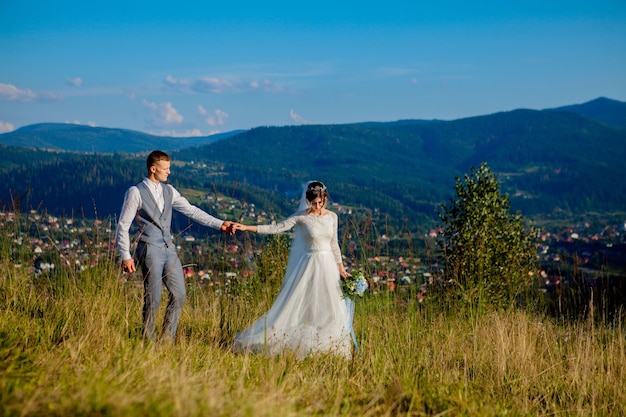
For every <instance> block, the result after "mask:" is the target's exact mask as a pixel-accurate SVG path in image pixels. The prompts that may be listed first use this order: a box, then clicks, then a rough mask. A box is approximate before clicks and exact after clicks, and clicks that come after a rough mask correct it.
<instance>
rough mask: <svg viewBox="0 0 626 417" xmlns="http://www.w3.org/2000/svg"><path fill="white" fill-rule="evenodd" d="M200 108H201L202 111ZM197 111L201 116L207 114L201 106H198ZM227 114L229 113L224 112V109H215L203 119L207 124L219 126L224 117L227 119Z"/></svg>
mask: <svg viewBox="0 0 626 417" xmlns="http://www.w3.org/2000/svg"><path fill="white" fill-rule="evenodd" d="M200 109H202V111H201V110H200ZM198 111H199V112H200V115H202V116H205V115H206V114H207V111H206V110H205V109H204V107H202V106H198ZM203 111H204V113H203ZM228 116H229V114H228V113H226V112H225V111H222V110H221V109H215V110H214V111H213V114H212V115H210V116H208V117H207V118H206V119H204V121H205V122H206V124H207V125H209V126H221V125H223V124H224V122H225V121H226V119H228Z"/></svg>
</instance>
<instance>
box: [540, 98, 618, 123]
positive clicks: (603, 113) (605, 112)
mask: <svg viewBox="0 0 626 417" xmlns="http://www.w3.org/2000/svg"><path fill="white" fill-rule="evenodd" d="M546 111H568V112H572V113H577V114H580V115H581V116H585V117H588V118H590V119H595V120H598V121H601V122H603V123H606V124H607V125H610V126H615V127H621V128H622V129H626V103H624V102H621V101H617V100H612V99H610V98H606V97H599V98H597V99H595V100H591V101H588V102H586V103H582V104H572V105H569V106H563V107H557V108H554V109H546Z"/></svg>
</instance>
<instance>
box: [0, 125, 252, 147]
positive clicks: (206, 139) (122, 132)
mask: <svg viewBox="0 0 626 417" xmlns="http://www.w3.org/2000/svg"><path fill="white" fill-rule="evenodd" d="M241 132H243V131H242V130H237V131H232V132H226V133H219V134H215V135H210V136H198V137H195V136H192V137H181V138H174V137H169V136H156V135H150V134H147V133H142V132H137V131H134V130H129V129H117V128H106V127H91V126H83V125H75V124H69V123H38V124H34V125H29V126H24V127H22V128H20V129H17V130H15V131H13V132H9V133H4V134H2V135H0V144H4V145H8V146H18V147H25V148H35V149H49V150H63V151H71V152H87V153H93V152H95V153H115V152H124V153H140V152H147V151H150V150H152V149H162V150H165V151H173V150H179V149H183V148H189V147H193V146H201V145H207V144H210V143H213V142H216V141H219V140H222V139H226V138H229V137H231V136H234V135H236V134H239V133H241Z"/></svg>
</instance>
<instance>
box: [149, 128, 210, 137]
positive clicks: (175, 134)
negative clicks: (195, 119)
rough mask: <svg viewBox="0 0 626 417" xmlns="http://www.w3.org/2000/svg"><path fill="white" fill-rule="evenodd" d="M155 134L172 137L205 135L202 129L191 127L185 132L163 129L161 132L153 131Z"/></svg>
mask: <svg viewBox="0 0 626 417" xmlns="http://www.w3.org/2000/svg"><path fill="white" fill-rule="evenodd" d="M151 133H152V134H153V135H157V136H169V137H171V138H188V137H192V136H193V137H196V136H203V135H202V132H201V131H200V129H191V130H185V131H183V132H178V131H176V130H161V131H160V132H151Z"/></svg>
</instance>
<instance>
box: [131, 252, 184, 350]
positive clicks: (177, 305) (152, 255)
mask: <svg viewBox="0 0 626 417" xmlns="http://www.w3.org/2000/svg"><path fill="white" fill-rule="evenodd" d="M137 254H138V260H139V264H140V265H141V273H142V275H143V288H144V297H143V301H144V304H143V326H144V329H143V337H144V338H145V339H149V340H155V339H156V315H157V311H158V310H159V304H160V303H161V293H162V289H163V285H165V287H166V288H167V291H168V292H169V300H168V303H167V309H166V310H165V319H164V321H163V332H162V335H161V340H165V341H173V340H174V337H176V329H177V328H178V319H179V317H180V311H181V310H182V308H183V304H184V303H185V297H186V291H185V278H184V277H183V267H182V265H181V263H180V259H178V254H177V253H176V247H175V246H174V245H173V244H170V245H168V246H164V247H158V246H155V245H151V244H148V243H144V242H139V244H138V245H137Z"/></svg>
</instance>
